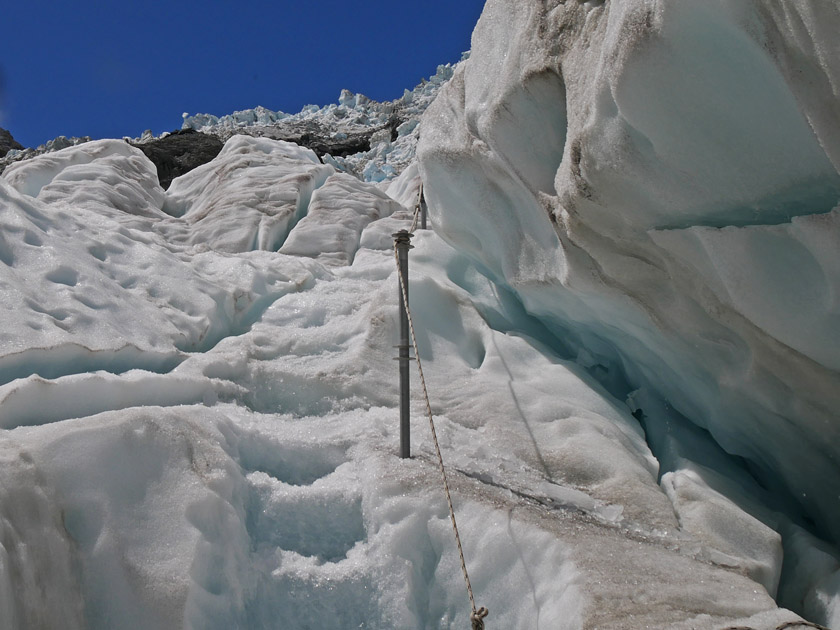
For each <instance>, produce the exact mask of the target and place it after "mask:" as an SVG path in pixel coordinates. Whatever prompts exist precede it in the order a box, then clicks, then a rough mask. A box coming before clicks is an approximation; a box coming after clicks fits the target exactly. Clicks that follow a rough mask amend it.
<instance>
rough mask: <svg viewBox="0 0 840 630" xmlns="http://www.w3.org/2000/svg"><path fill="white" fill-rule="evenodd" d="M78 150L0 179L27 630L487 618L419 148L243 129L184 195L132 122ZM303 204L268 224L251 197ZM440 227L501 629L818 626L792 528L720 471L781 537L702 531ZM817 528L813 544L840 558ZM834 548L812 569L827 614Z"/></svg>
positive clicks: (4, 511) (443, 287) (188, 180)
mask: <svg viewBox="0 0 840 630" xmlns="http://www.w3.org/2000/svg"><path fill="white" fill-rule="evenodd" d="M65 151H66V152H58V153H55V154H50V155H47V156H42V157H40V158H36V159H34V160H32V161H31V162H29V163H27V164H26V165H23V164H21V165H20V166H18V167H15V168H14V169H12V170H10V171H9V172H8V173H7V177H8V178H10V179H7V178H6V177H4V178H0V193H2V195H3V196H2V207H0V220H2V221H3V231H2V233H3V234H4V235H7V236H6V237H5V240H4V243H3V249H2V252H3V258H2V264H1V265H0V278H2V282H3V287H4V289H3V290H4V296H5V299H4V308H5V309H6V312H5V315H4V317H5V318H6V319H5V321H6V322H8V324H7V326H6V328H5V331H6V332H5V333H4V334H5V335H6V337H5V339H4V345H3V348H4V353H3V355H2V356H0V374H1V375H2V377H3V378H2V383H0V423H1V424H2V427H3V430H2V431H0V456H2V457H3V461H5V462H6V464H5V465H4V467H3V474H2V475H0V499H2V500H0V531H2V532H3V536H2V538H0V540H1V541H2V544H0V601H2V603H3V606H2V608H0V615H2V617H0V620H2V622H3V624H4V627H9V628H23V627H31V626H33V625H37V624H42V625H47V626H49V625H50V624H53V625H54V624H56V623H59V620H60V623H61V625H62V627H66V628H106V627H107V628H136V627H144V628H175V627H184V628H202V629H206V628H209V629H211V630H212V629H213V628H219V629H220V630H221V629H222V628H225V629H228V628H232V627H241V628H258V627H265V626H267V625H271V624H273V623H275V622H276V620H277V619H283V620H284V623H286V624H287V625H288V626H289V627H300V628H303V627H336V628H345V627H346V628H349V627H368V628H393V627H400V628H456V627H464V626H467V625H468V624H469V622H468V614H469V607H468V601H467V598H466V591H465V588H464V586H463V581H462V578H461V576H460V567H459V561H458V557H457V554H456V552H455V547H454V542H453V539H452V533H451V529H450V525H449V520H448V515H447V511H446V503H445V500H444V498H443V495H442V491H441V489H440V486H439V478H438V474H439V473H438V470H437V466H436V464H435V462H434V458H433V451H432V447H431V444H430V442H429V439H428V433H427V431H428V427H427V426H426V425H425V421H424V419H423V418H422V414H421V412H422V408H423V406H422V403H421V401H420V399H419V398H418V393H417V392H416V391H415V392H414V399H413V403H412V406H413V409H414V417H413V419H412V437H413V446H414V458H413V459H411V460H407V461H406V460H400V459H399V458H398V457H397V456H396V448H395V447H396V444H397V441H398V427H397V417H396V416H397V412H396V410H397V405H396V403H397V384H396V382H395V378H394V377H395V373H394V361H393V360H392V357H393V356H394V349H393V347H392V346H393V344H394V342H395V339H396V326H397V313H396V299H395V297H396V293H397V283H396V274H395V265H394V260H393V253H392V249H391V247H392V242H393V239H392V236H391V235H392V234H393V233H394V232H395V231H397V230H399V229H403V228H406V227H408V226H409V225H410V223H411V219H412V213H411V211H410V210H411V208H412V206H413V204H414V203H415V202H416V199H417V194H418V189H419V185H420V182H419V177H418V171H417V168H416V167H415V166H412V167H409V168H408V169H406V170H405V171H404V172H403V174H402V175H401V176H400V177H398V178H396V179H395V180H394V181H393V182H392V183H391V184H390V185H389V187H388V192H389V193H390V194H391V195H392V196H391V197H388V196H386V195H385V194H384V193H383V192H382V191H381V190H380V189H379V188H378V187H376V186H373V185H371V184H369V183H365V182H362V181H359V180H357V179H355V178H353V177H351V176H349V175H347V174H341V173H334V171H333V169H332V167H330V166H325V165H321V164H320V163H319V162H318V160H317V158H315V156H314V155H313V154H312V153H311V152H309V151H307V150H302V149H300V148H297V147H295V146H292V145H289V144H287V143H283V142H279V141H274V140H268V139H256V138H249V137H244V136H242V137H239V136H237V137H233V138H232V139H231V140H229V141H228V143H227V145H226V147H225V149H224V150H223V151H222V152H221V153H220V154H219V156H218V157H217V158H216V159H215V160H213V161H212V162H210V163H208V164H207V165H205V166H203V167H200V168H198V169H195V170H194V171H192V172H191V173H188V174H187V175H185V176H182V177H181V178H178V179H176V180H175V181H174V182H173V184H172V186H171V188H170V189H169V190H168V191H166V192H164V191H162V190H161V189H160V188H159V186H158V184H157V178H156V175H155V173H154V169H153V167H152V166H151V164H150V163H148V162H147V161H145V160H146V158H145V157H144V156H142V154H140V153H139V152H138V151H137V150H136V149H133V148H132V147H130V146H129V145H127V144H125V143H112V142H108V141H104V142H94V143H89V144H87V145H84V147H74V148H69V149H66V150H65ZM24 166H25V168H24ZM120 178H122V179H124V180H125V188H124V189H121V192H120V195H119V196H114V194H113V190H112V189H113V188H115V186H116V184H115V182H117V183H119V182H118V180H119V179H120ZM10 181H11V182H12V183H13V184H14V187H13V186H12V185H11V184H10ZM63 182H74V185H73V186H69V187H66V188H63V186H65V184H64V183H63ZM20 191H23V193H22V192H20ZM27 191H28V193H31V194H26V192H27ZM32 195H36V196H34V197H33V196H32ZM68 197H70V198H72V203H70V202H69V201H67V200H66V199H67V198H68ZM395 198H396V200H395ZM397 200H399V201H397ZM400 202H401V203H400ZM278 209H287V214H288V218H287V219H286V220H285V223H284V225H285V228H284V229H283V230H277V231H276V235H275V236H273V237H271V238H265V239H261V237H260V236H259V235H260V234H262V233H268V232H267V231H264V232H261V231H260V230H261V226H262V225H263V224H262V223H260V222H259V221H255V220H254V218H256V217H265V216H269V217H270V216H273V215H276V214H277V212H278ZM202 214H204V218H201V216H200V215H202ZM212 217H215V218H214V219H213V223H212V224H211V223H208V224H205V225H203V223H204V222H205V221H208V220H209V219H210V218H212ZM223 226H227V227H228V231H227V232H226V231H225V230H224V229H222V227H223ZM286 229H288V230H289V234H288V236H286V235H285V234H284V233H283V232H284V230H286ZM268 231H270V230H268ZM414 245H415V249H414V250H412V255H411V256H412V270H411V296H412V303H413V305H414V308H413V311H414V318H415V323H416V325H417V328H418V331H419V339H418V341H419V345H420V354H421V358H422V359H423V361H424V365H425V366H426V374H427V379H428V382H429V386H430V389H431V392H432V405H433V408H434V410H435V412H436V415H437V423H438V433H439V436H440V439H441V445H442V448H443V450H444V456H445V458H446V461H447V464H448V466H449V471H450V478H451V481H452V485H453V491H454V495H455V506H456V510H457V513H458V519H459V526H460V528H461V535H462V538H463V542H464V547H465V552H466V556H467V562H468V566H469V568H470V574H471V579H472V584H473V588H474V590H475V592H476V596H477V598H478V603H479V605H487V606H488V607H489V608H490V609H491V615H492V617H491V619H492V623H493V624H494V625H496V626H497V627H505V628H521V629H523V630H524V629H526V628H527V629H530V628H535V627H554V628H569V629H573V628H580V627H583V626H584V625H592V624H595V625H601V626H605V627H619V626H620V625H621V624H624V623H625V621H626V620H627V619H634V620H635V621H634V622H633V623H634V624H636V625H633V626H632V627H643V626H645V625H648V626H653V627H668V628H681V627H685V628H688V627H695V628H719V627H722V626H724V625H726V624H727V623H730V622H731V623H735V620H739V619H752V621H750V622H749V623H754V624H755V627H761V628H764V627H768V628H769V627H770V624H775V625H778V624H779V623H781V622H783V621H786V620H792V619H795V618H796V617H795V615H793V614H792V613H790V612H787V611H785V610H783V609H777V608H776V604H775V603H774V601H773V600H772V598H771V597H770V596H769V595H768V594H767V592H766V591H765V589H764V588H763V587H762V586H761V585H760V584H759V582H756V581H754V579H756V580H759V581H760V582H762V583H766V585H767V586H768V587H772V586H773V584H772V583H771V582H772V579H773V576H774V574H773V571H774V570H775V569H776V568H777V565H774V564H773V562H774V560H776V556H774V555H773V553H772V549H773V546H772V545H773V540H775V539H773V538H772V535H774V534H775V532H774V531H773V530H772V529H770V530H768V527H767V526H766V525H765V524H763V523H761V522H759V521H758V520H757V519H758V518H759V517H756V516H753V515H750V513H749V512H747V511H744V508H743V507H738V506H736V505H735V504H734V503H732V504H731V505H730V503H731V499H725V501H729V502H730V503H721V502H722V501H724V499H721V500H720V501H717V500H716V498H715V496H716V495H715V496H713V495H711V494H710V493H709V492H707V493H705V494H704V493H703V492H700V493H699V494H698V495H697V496H696V497H694V501H693V502H692V503H691V504H690V506H689V507H688V508H686V509H685V510H683V513H684V514H688V513H689V512H691V513H692V514H700V516H699V517H698V518H699V520H700V521H701V522H706V521H709V520H710V517H705V516H703V510H706V511H709V510H714V509H715V508H716V507H717V506H719V505H724V504H725V505H726V509H727V510H728V511H726V512H725V519H726V521H725V522H726V523H733V524H741V525H739V527H740V529H738V530H737V531H740V532H742V533H743V534H744V535H745V536H747V537H748V539H749V540H751V541H755V542H754V545H753V546H752V547H749V548H748V551H749V550H754V552H750V553H744V552H743V549H741V548H740V547H739V548H738V550H737V551H738V552H739V553H735V552H734V551H733V550H732V549H731V546H732V538H731V536H727V535H725V534H721V536H720V537H719V538H715V539H709V537H708V535H707V533H708V532H707V528H703V527H700V528H699V530H697V531H696V532H695V531H694V530H693V529H692V527H691V526H690V523H688V522H686V523H685V525H684V526H681V524H680V522H679V520H678V519H677V518H675V513H674V503H672V501H671V499H669V496H668V494H667V493H666V492H665V491H663V489H662V488H661V487H660V485H659V483H658V481H659V480H658V475H659V472H660V470H659V465H658V462H657V460H656V459H655V458H654V457H653V455H652V453H651V451H650V449H649V447H648V444H647V441H646V436H645V433H644V431H643V430H642V428H641V426H640V425H639V423H638V421H637V419H636V418H634V417H633V416H631V415H630V410H629V409H628V408H627V406H626V405H625V404H624V403H623V402H622V401H620V400H618V399H616V398H614V397H612V396H611V395H610V394H609V393H608V392H607V391H606V390H605V389H604V388H603V387H602V385H601V384H599V383H598V381H597V380H596V379H595V378H593V376H592V375H591V374H590V373H589V372H587V370H585V369H583V368H582V367H581V366H580V365H579V364H577V363H574V362H571V361H567V360H564V359H563V358H562V356H563V355H564V353H563V348H562V344H557V345H556V347H554V346H553V345H552V344H555V343H557V341H556V338H554V337H553V336H552V334H551V333H550V331H549V330H548V329H547V328H546V327H545V325H544V324H543V323H542V322H540V321H539V320H536V319H534V318H532V317H530V316H529V315H528V314H527V313H526V312H525V311H524V309H523V308H522V305H521V303H520V302H519V301H518V300H517V299H516V298H515V297H514V294H513V293H512V292H511V291H510V289H509V288H507V287H506V286H505V285H499V284H495V283H494V282H493V281H491V280H490V279H489V278H488V277H487V276H486V275H485V273H484V272H483V270H482V269H481V268H479V267H476V266H475V265H474V264H473V263H472V262H470V260H469V259H468V258H467V257H465V256H464V255H463V254H462V253H460V252H459V251H457V250H455V249H453V248H452V247H450V246H449V245H447V244H446V243H445V242H444V241H443V240H442V239H441V238H440V237H439V236H437V235H436V234H434V233H432V232H430V231H428V232H423V233H418V234H417V235H416V236H415V238H414ZM261 247H264V249H260V248H261ZM277 250H279V251H277ZM637 399H638V400H639V401H642V400H643V397H642V395H641V393H639V394H638V395H637ZM646 406H647V407H648V408H649V409H652V407H651V406H650V405H647V404H646ZM666 487H667V486H666ZM674 487H675V488H678V490H679V491H680V493H679V497H680V501H682V503H679V501H677V500H676V499H675V503H677V504H678V505H683V504H686V501H687V500H688V499H687V496H688V495H687V494H686V492H685V491H683V489H684V487H685V486H684V484H679V483H675V484H674ZM793 526H794V525H793V524H792V525H791V527H793ZM766 531H770V532H771V535H770V536H769V538H768V537H767V536H766V535H765V534H764V532H766ZM762 536H763V537H762ZM767 540H769V541H770V542H769V543H768V542H767ZM799 540H800V546H801V547H802V549H803V552H802V553H800V554H799V555H797V556H796V557H798V558H805V557H806V554H811V556H813V557H821V558H822V557H824V558H826V559H828V558H831V557H833V556H831V553H832V552H831V551H830V548H828V549H829V551H828V552H825V551H818V549H824V547H819V545H820V543H819V542H818V541H816V542H815V539H812V538H808V537H807V536H804V534H803V536H802V537H800V539H799ZM768 545H769V547H768ZM768 548H769V549H771V553H769V555H768V552H767V551H766V550H767V549H768ZM820 553H822V554H823V555H822V556H817V554H820ZM826 553H828V555H825V554H826ZM715 554H717V555H715ZM724 554H726V556H725V557H724ZM811 556H808V557H811ZM722 558H723V560H725V562H721V559H722ZM721 565H724V566H721ZM820 566H821V567H822V569H821V571H822V573H821V574H820V576H821V577H819V579H814V580H813V581H812V580H811V578H810V577H803V574H802V571H801V570H798V569H797V570H796V571H794V573H795V576H796V579H795V580H792V581H791V584H795V585H801V587H802V588H801V590H799V591H795V592H793V591H792V592H791V597H792V598H795V597H797V596H798V594H802V596H803V597H804V596H807V597H809V598H810V599H809V602H810V601H811V600H813V601H815V602H817V603H816V604H815V605H813V606H811V608H810V610H816V611H817V613H818V614H819V613H820V611H823V610H824V608H825V602H826V601H827V602H829V603H830V602H831V601H833V600H832V599H831V596H830V595H829V596H828V599H827V600H826V599H825V595H824V593H830V592H831V591H830V589H831V587H832V584H833V582H832V579H833V578H832V577H831V575H832V570H833V569H832V567H833V565H831V564H830V562H828V561H827V560H826V562H823V563H822V564H821V565H820ZM744 572H746V573H748V574H749V575H750V576H751V577H746V576H745V575H744V574H743V573H744ZM809 575H810V574H809ZM752 578H754V579H752ZM768 580H769V581H768ZM36 585H40V586H36ZM41 588H43V589H44V590H45V591H46V592H49V593H53V594H54V595H51V596H50V601H51V605H50V606H44V605H43V601H42V599H41V597H40V595H39V593H41V592H43V591H41V590H40V589H41ZM826 589H828V590H826ZM821 597H822V598H823V599H822V600H821V599H820V598H821ZM820 602H823V603H820ZM809 605H810V604H809ZM698 615H699V617H698ZM756 620H758V621H756ZM761 620H764V621H761ZM765 622H766V623H765ZM761 623H765V625H764V626H761V625H760V624H761ZM775 625H773V626H772V627H775Z"/></svg>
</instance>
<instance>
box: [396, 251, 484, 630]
mask: <svg viewBox="0 0 840 630" xmlns="http://www.w3.org/2000/svg"><path fill="white" fill-rule="evenodd" d="M394 260H396V262H397V277H398V278H399V281H400V291H401V292H402V298H403V304H404V305H405V313H406V315H407V316H408V329H409V330H410V331H411V345H412V346H413V347H414V358H415V360H416V361H417V370H418V372H419V373H420V385H421V386H422V388H423V398H424V399H425V401H426V415H427V416H428V418H429V428H430V429H431V430H432V441H433V442H434V445H435V453H437V458H438V466H439V468H440V475H441V477H442V478H443V490H444V492H445V493H446V504H447V505H448V506H449V520H450V521H452V530H453V531H454V532H455V544H456V546H457V547H458V557H459V558H460V560H461V571H462V572H463V574H464V582H465V583H466V585H467V594H468V595H469V597H470V607H471V608H472V612H471V613H470V622H472V630H484V618H485V617H486V616H487V615H488V614H489V612H488V610H487V609H486V608H485V607H484V606H482V607H481V608H479V609H476V607H475V596H474V595H473V590H472V585H471V584H470V576H469V573H467V563H466V561H465V560H464V549H463V547H462V546H461V535H460V534H459V533H458V524H457V523H456V522H455V508H453V507H452V495H451V494H450V493H449V481H448V480H447V478H446V469H445V468H444V466H443V455H441V453H440V444H439V443H438V439H437V432H436V431H435V420H434V417H433V415H432V405H431V403H430V402H429V391H428V390H427V389H426V378H425V377H424V376H423V365H422V363H421V362H420V352H418V350H417V335H415V334H414V322H413V320H412V318H411V310H410V309H409V308H408V290H407V289H406V286H405V282H404V280H403V274H402V267H401V265H400V257H399V254H397V247H396V244H395V245H394Z"/></svg>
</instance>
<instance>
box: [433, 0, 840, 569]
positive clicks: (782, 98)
mask: <svg viewBox="0 0 840 630" xmlns="http://www.w3.org/2000/svg"><path fill="white" fill-rule="evenodd" d="M837 32H840V6H838V5H837V4H836V3H824V2H818V1H816V0H814V1H810V2H807V1H806V2H799V3H796V6H795V7H794V6H793V5H791V4H790V3H783V2H781V1H778V2H777V1H774V0H752V1H749V2H742V3H728V2H723V1H718V0H713V1H710V2H694V1H693V0H667V1H660V2H654V1H646V0H633V1H629V2H565V3H564V2H559V1H544V2H534V3H522V2H513V1H511V0H489V1H488V2H487V4H486V6H485V9H484V12H483V14H482V16H481V19H480V20H479V23H478V25H477V27H476V29H475V32H474V33H473V41H472V44H473V45H472V53H471V57H470V59H469V60H468V61H467V62H466V63H465V64H464V65H463V66H462V67H461V68H459V69H458V70H457V71H456V73H455V76H454V77H453V79H452V81H451V82H450V83H449V84H448V85H447V86H445V87H444V88H443V90H442V91H441V94H440V95H439V97H438V99H437V100H436V101H435V102H434V103H433V104H432V106H430V108H429V109H428V110H427V112H426V114H425V117H424V119H423V121H422V125H423V135H422V137H421V141H420V145H419V149H418V152H419V157H420V165H421V170H422V173H423V178H424V181H425V183H426V195H427V198H428V200H429V203H430V211H431V216H432V218H433V221H434V223H435V225H436V228H437V229H438V230H439V232H440V233H441V234H442V235H443V236H444V237H445V238H446V239H447V240H449V241H450V242H451V243H453V244H455V245H456V246H457V247H458V248H459V249H461V250H462V251H465V252H468V253H469V254H470V255H471V256H472V257H473V258H474V259H477V260H479V261H480V262H481V263H482V265H484V266H485V267H486V268H488V269H489V270H490V272H491V273H492V274H493V275H495V277H496V278H497V279H499V280H501V281H502V282H504V283H506V284H507V285H509V286H510V287H512V288H513V289H514V290H515V292H516V293H517V294H518V295H519V297H520V298H521V299H522V301H523V303H524V305H525V306H526V308H527V309H528V310H529V311H530V312H531V313H533V314H536V315H538V316H539V317H540V318H541V319H542V320H543V321H544V322H545V323H546V324H547V325H548V326H549V327H550V328H551V329H552V330H553V331H554V332H555V333H556V334H558V335H560V336H562V337H563V339H564V342H565V343H566V344H567V345H568V346H569V347H570V348H572V350H573V351H577V352H578V356H579V359H580V361H581V362H582V363H584V364H585V365H586V366H587V367H590V368H593V369H594V370H599V371H600V373H601V374H602V375H603V380H604V382H605V384H607V385H608V386H609V387H610V389H611V391H613V393H617V394H619V395H621V394H622V392H623V393H624V395H626V394H627V393H629V392H631V391H633V390H637V389H640V388H645V391H651V392H653V394H652V398H651V399H653V398H655V399H657V400H659V401H663V405H662V407H661V409H659V411H657V410H655V409H653V408H652V407H648V408H641V409H639V408H637V407H634V409H636V410H637V414H636V415H637V416H638V417H640V418H643V419H644V422H645V423H646V429H647V430H648V433H649V434H663V433H664V434H667V433H668V430H669V429H668V427H669V426H671V425H670V424H667V425H666V423H669V422H671V420H673V421H674V422H677V421H678V419H680V420H679V421H682V420H684V419H685V418H688V419H690V420H691V421H692V422H693V423H695V424H697V425H699V426H700V427H702V428H704V429H706V430H708V432H709V433H710V434H711V436H713V438H714V440H715V441H716V442H717V443H718V444H719V445H720V446H722V447H723V448H724V449H725V450H726V451H727V452H728V453H730V454H733V455H737V456H740V457H741V458H743V461H744V462H745V463H746V467H747V468H748V469H749V470H750V471H751V472H752V473H753V474H754V475H755V476H756V477H757V478H758V479H759V480H760V481H761V483H762V484H763V485H764V486H765V487H766V488H769V489H770V491H771V494H773V495H774V496H775V497H777V498H779V497H783V496H785V495H787V496H786V498H784V500H783V502H787V503H788V505H789V506H791V510H790V511H789V512H788V513H789V514H794V517H793V518H794V520H796V516H795V514H796V513H797V512H798V513H799V517H801V522H804V523H805V524H806V525H808V521H809V520H810V521H813V523H815V525H813V523H811V524H810V525H808V526H809V527H811V528H812V530H813V531H816V532H818V533H819V534H820V535H821V536H823V537H826V538H828V539H832V540H834V541H835V543H836V542H837V541H838V540H840V529H838V525H837V524H838V523H840V500H838V497H840V419H838V412H837V410H838V409H840V373H839V372H838V370H840V301H839V300H840V298H838V296H840V266H838V257H837V251H838V246H840V209H838V202H839V201H840V175H838V167H840V159H838V156H840V98H838V96H840V92H839V91H838V90H840V50H838V48H840V40H838V38H837V37H836V33H837ZM657 424H659V425H661V426H658V427H657V426H656V425H657ZM681 461H684V460H681ZM662 472H667V468H666V469H665V470H663V471H662ZM669 479H670V485H668V486H667V487H668V489H669V494H670V496H671V498H672V499H673V500H674V501H675V506H676V507H677V511H678V515H680V514H679V510H680V506H681V505H683V506H685V505H688V504H689V503H690V499H691V496H690V495H691V493H692V492H694V490H692V488H691V483H689V479H688V478H679V477H675V478H669ZM665 481H667V480H665ZM681 489H682V490H681ZM780 500H782V499H780ZM680 516H681V518H682V517H685V518H684V520H685V521H686V522H687V521H690V520H691V519H690V518H689V517H690V514H689V513H687V512H686V513H685V514H681V515H680ZM756 544H757V545H759V546H760V545H764V544H770V543H769V542H768V543H765V542H761V543H758V542H757V543H756ZM724 546H725V545H724ZM718 548H719V549H720V547H718ZM768 549H769V547H768ZM768 553H769V552H768ZM773 553H776V552H772V553H771V555H772V554H773ZM756 571H757V574H762V571H763V569H758V568H757V569H756ZM765 577H766V576H765ZM768 579H769V580H770V582H772V581H773V580H772V576H771V577H769V578H768ZM765 584H767V582H765Z"/></svg>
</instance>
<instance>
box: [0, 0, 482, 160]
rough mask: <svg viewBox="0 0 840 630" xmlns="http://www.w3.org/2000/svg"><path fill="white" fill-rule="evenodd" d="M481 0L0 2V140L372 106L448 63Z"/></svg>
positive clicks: (102, 134)
mask: <svg viewBox="0 0 840 630" xmlns="http://www.w3.org/2000/svg"><path fill="white" fill-rule="evenodd" d="M483 6H484V0H418V1H417V2H407V1H406V0H361V1H357V2H352V1H351V0H294V1H292V0H275V1H274V2H268V1H259V2H244V1H243V2H232V1H228V0H204V1H202V2H199V1H197V0H186V1H179V0H170V1H168V2H163V1H160V0H149V1H144V2H139V1H132V0H109V1H105V0H102V1H101V2H93V1H92V0H76V1H75V2H69V1H66V0H57V1H55V0H54V1H46V0H7V1H6V2H4V6H3V11H2V14H3V16H2V21H3V46H2V53H0V127H4V128H6V129H8V130H10V131H11V132H12V135H14V137H15V139H16V140H18V142H20V143H21V144H23V145H24V146H36V145H38V144H41V143H43V142H45V141H46V140H49V139H52V138H54V137H56V136H58V135H66V136H84V135H88V136H91V137H93V138H112V137H116V138H120V137H122V136H137V135H140V134H141V133H142V132H143V130H144V129H152V131H154V132H155V133H160V132H163V131H171V130H173V129H177V128H180V126H181V113H182V112H185V111H186V112H189V113H190V114H195V113H198V112H201V113H210V114H216V115H221V114H228V113H231V112H233V111H234V110H237V109H247V108H250V107H256V106H257V105H263V106H265V107H268V108H270V109H274V110H282V111H285V112H297V111H299V110H300V108H301V107H302V106H303V105H306V104H308V103H316V104H318V105H324V104H327V103H333V102H336V100H337V98H338V94H339V92H340V90H341V89H342V88H347V89H349V90H352V91H353V92H361V93H363V94H366V95H368V96H370V97H371V98H375V99H377V100H385V99H392V98H397V97H399V96H401V95H402V91H403V89H404V88H412V87H414V85H416V84H417V83H419V81H420V79H422V78H424V77H427V76H429V75H431V74H433V73H434V71H435V68H436V67H437V65H438V64H440V63H447V62H453V61H457V60H458V59H459V58H460V54H461V52H462V51H464V50H468V49H469V47H470V34H471V33H472V29H473V27H474V26H475V23H476V21H477V20H478V16H479V15H480V14H481V9H482V7H483Z"/></svg>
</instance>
